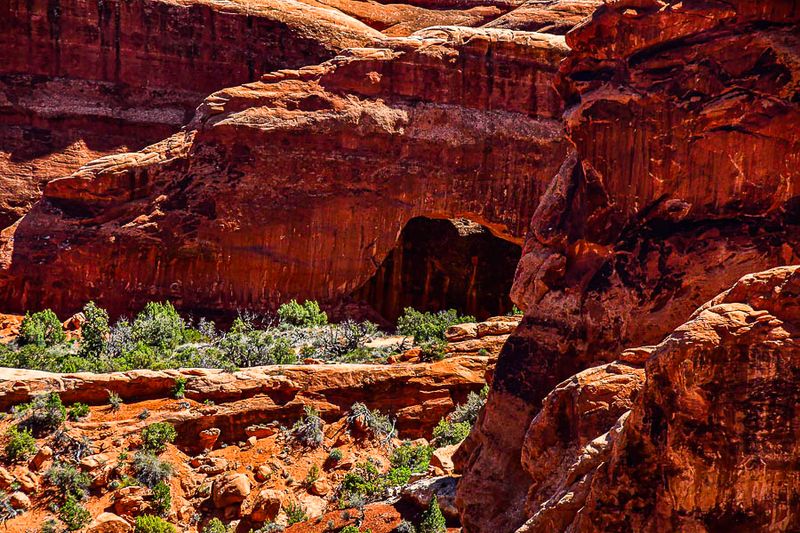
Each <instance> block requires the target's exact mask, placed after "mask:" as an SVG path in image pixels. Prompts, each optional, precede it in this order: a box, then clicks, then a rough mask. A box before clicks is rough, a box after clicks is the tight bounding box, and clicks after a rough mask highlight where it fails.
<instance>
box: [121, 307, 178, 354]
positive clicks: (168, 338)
mask: <svg viewBox="0 0 800 533" xmlns="http://www.w3.org/2000/svg"><path fill="white" fill-rule="evenodd" d="M185 329H186V323H185V322H184V320H183V319H182V318H181V316H180V315H179V314H178V312H177V311H176V310H175V308H174V307H173V306H172V304H171V303H169V302H163V303H162V302H149V303H148V304H147V305H145V307H144V309H143V310H142V312H141V313H139V314H138V315H136V319H135V320H134V321H133V325H132V330H133V337H134V339H136V340H137V341H139V342H143V343H145V344H147V345H149V346H154V347H157V348H161V349H162V350H163V349H172V348H175V347H176V346H177V345H178V344H180V343H181V342H182V341H183V334H184V330H185Z"/></svg>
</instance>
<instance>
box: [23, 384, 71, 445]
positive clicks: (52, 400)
mask: <svg viewBox="0 0 800 533" xmlns="http://www.w3.org/2000/svg"><path fill="white" fill-rule="evenodd" d="M14 416H16V417H17V418H19V419H20V427H21V428H26V429H30V430H31V431H32V432H33V434H34V435H41V434H43V433H48V432H51V431H54V430H56V429H58V428H59V427H60V426H61V424H63V423H64V419H66V417H67V410H66V408H65V407H64V404H63V403H61V397H60V396H59V395H58V393H57V392H51V393H49V394H42V395H40V396H36V397H35V398H34V399H33V400H31V401H30V402H28V403H25V404H22V405H18V406H16V407H15V408H14Z"/></svg>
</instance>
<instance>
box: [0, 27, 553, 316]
mask: <svg viewBox="0 0 800 533" xmlns="http://www.w3.org/2000/svg"><path fill="white" fill-rule="evenodd" d="M566 51H567V49H566V46H565V44H564V40H563V37H559V36H553V35H547V34H538V33H525V32H511V31H508V30H488V29H486V30H484V29H469V28H434V29H429V30H425V31H423V32H419V33H417V34H414V35H413V36H412V37H409V38H396V39H386V40H385V41H382V42H380V43H378V44H376V45H375V46H374V47H372V48H354V49H351V50H349V51H348V52H347V53H346V54H343V55H340V56H338V57H336V58H335V59H333V60H331V61H329V62H326V63H323V64H322V65H318V66H311V67H304V68H301V69H299V70H281V71H277V72H275V73H271V74H267V75H264V76H263V77H262V79H261V81H259V82H255V83H252V84H247V85H243V86H238V87H232V88H229V89H225V90H222V91H219V92H217V93H214V94H212V95H211V96H209V97H208V98H207V99H206V100H205V101H204V102H203V104H201V105H200V107H199V108H198V111H197V114H196V115H195V117H194V119H193V120H192V122H191V123H190V124H189V126H187V128H186V129H185V131H184V132H181V133H178V134H176V135H174V136H172V137H170V138H168V139H166V140H164V141H162V142H161V143H158V144H156V145H152V146H150V147H148V148H147V149H144V150H142V151H140V152H135V153H129V154H122V155H114V156H109V157H105V158H102V159H99V160H97V161H94V162H92V163H91V164H89V165H86V166H85V167H83V168H82V169H81V170H79V171H78V172H76V173H75V174H73V175H72V176H70V177H68V178H64V179H57V180H54V181H51V182H49V183H48V184H47V186H46V188H45V191H44V196H43V200H42V201H41V202H40V203H39V204H37V206H36V207H35V208H34V209H33V210H32V211H31V212H30V213H29V214H28V215H27V216H25V217H24V218H23V219H22V220H20V221H19V222H18V223H17V224H15V225H14V226H12V227H10V228H8V229H7V230H6V231H5V232H4V234H3V247H2V274H0V277H1V279H0V285H1V287H0V293H2V299H3V301H4V302H6V304H7V306H8V309H7V310H20V311H22V310H25V309H35V308H40V307H44V306H48V307H53V308H54V309H56V310H57V311H59V312H60V313H63V314H67V313H70V312H73V311H75V310H76V309H78V308H79V307H80V306H81V305H82V304H83V303H84V302H85V301H87V300H90V299H94V300H96V301H97V302H98V303H100V304H102V305H104V306H106V307H108V308H109V309H110V310H111V311H112V313H115V314H116V313H120V312H125V311H130V310H135V309H137V308H140V307H141V306H142V305H143V303H144V302H146V301H148V300H153V299H159V298H168V299H170V300H171V301H173V302H175V304H176V306H178V307H180V308H183V309H189V310H192V311H193V312H195V313H198V314H201V315H202V314H213V313H215V312H229V313H235V312H236V310H237V309H242V308H247V309H254V310H263V309H268V308H274V307H275V306H277V305H278V304H280V303H282V302H284V301H287V300H288V299H290V298H293V297H302V298H316V299H320V300H330V299H336V298H339V297H342V296H345V295H349V294H351V293H352V292H353V291H355V290H356V289H357V288H359V287H360V286H362V285H363V284H364V283H365V282H366V281H367V280H368V279H369V277H370V276H372V275H373V274H374V273H375V272H376V270H377V269H378V267H379V265H380V263H381V261H382V260H383V259H384V258H385V257H386V255H387V254H388V253H389V251H390V250H391V249H392V248H393V247H394V246H395V244H396V242H397V240H398V237H399V235H400V232H401V230H402V229H403V227H404V226H405V224H406V223H407V222H408V221H409V220H410V219H412V218H414V217H417V216H426V217H430V218H455V217H466V218H469V219H471V220H473V221H475V222H478V223H480V224H482V225H484V226H486V227H488V228H489V230H491V231H492V232H493V233H494V234H495V235H496V236H499V237H501V238H503V239H506V240H510V241H512V242H516V243H521V241H522V237H523V235H524V233H525V229H526V227H527V225H528V222H529V221H530V218H531V216H532V214H533V208H534V206H535V205H536V203H537V201H538V198H539V196H540V195H541V194H542V192H543V191H544V189H545V187H546V186H547V183H548V181H549V180H550V178H551V176H552V175H553V174H554V173H555V172H556V170H557V168H558V166H559V165H560V162H561V160H563V158H564V156H565V153H566V150H567V145H566V142H565V141H564V138H563V130H562V127H561V122H560V115H561V113H562V111H563V108H562V104H561V99H560V97H559V96H558V94H557V93H556V92H555V90H554V88H553V81H554V77H555V74H556V70H557V67H558V64H559V62H560V61H561V60H562V59H563V57H564V55H565V54H566ZM500 65H502V67H500ZM456 67H457V68H456ZM38 265H47V267H46V268H41V267H39V266H38ZM75 280H81V283H74V281H75Z"/></svg>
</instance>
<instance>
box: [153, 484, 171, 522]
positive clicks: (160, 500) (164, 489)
mask: <svg viewBox="0 0 800 533" xmlns="http://www.w3.org/2000/svg"><path fill="white" fill-rule="evenodd" d="M150 494H151V496H152V497H153V501H152V502H153V511H155V512H156V513H157V514H159V515H165V514H167V513H168V512H169V509H170V506H171V505H172V491H171V490H170V487H169V485H167V484H166V483H165V482H163V481H159V482H158V483H156V484H155V485H154V486H153V488H152V489H150Z"/></svg>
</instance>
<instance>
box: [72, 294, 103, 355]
mask: <svg viewBox="0 0 800 533" xmlns="http://www.w3.org/2000/svg"><path fill="white" fill-rule="evenodd" d="M83 316H84V318H85V322H84V323H83V325H82V326H81V347H80V351H79V352H78V353H79V354H80V355H81V356H82V357H87V358H98V357H100V356H101V355H102V354H103V352H105V349H106V342H107V339H108V335H109V333H110V331H111V330H110V328H109V327H108V312H107V311H106V310H105V309H103V308H102V307H98V306H97V305H95V303H94V302H89V303H87V304H86V305H84V306H83Z"/></svg>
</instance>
